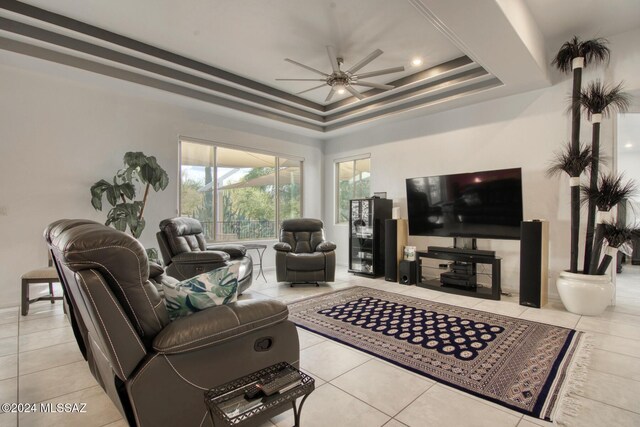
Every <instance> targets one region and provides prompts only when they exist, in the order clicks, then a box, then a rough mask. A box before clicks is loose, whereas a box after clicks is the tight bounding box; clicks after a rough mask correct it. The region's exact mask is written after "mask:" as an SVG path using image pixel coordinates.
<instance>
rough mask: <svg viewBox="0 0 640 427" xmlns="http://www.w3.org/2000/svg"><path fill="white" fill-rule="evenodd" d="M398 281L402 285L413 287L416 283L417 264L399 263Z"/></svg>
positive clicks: (403, 261) (410, 262)
mask: <svg viewBox="0 0 640 427" xmlns="http://www.w3.org/2000/svg"><path fill="white" fill-rule="evenodd" d="M399 270H400V280H399V283H400V284H402V285H415V284H416V283H417V280H416V273H417V271H416V270H417V262H416V261H405V260H402V261H400V268H399Z"/></svg>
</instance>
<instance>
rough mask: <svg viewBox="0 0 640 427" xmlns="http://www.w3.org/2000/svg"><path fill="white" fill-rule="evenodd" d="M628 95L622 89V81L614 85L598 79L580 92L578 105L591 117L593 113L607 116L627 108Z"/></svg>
mask: <svg viewBox="0 0 640 427" xmlns="http://www.w3.org/2000/svg"><path fill="white" fill-rule="evenodd" d="M629 103H630V97H629V95H628V94H627V93H625V92H623V91H622V83H619V84H617V85H616V86H610V85H607V84H603V83H601V82H600V80H596V81H594V82H591V83H589V85H588V86H587V88H586V89H584V90H583V91H582V92H581V93H580V105H581V106H582V108H583V109H584V110H585V111H586V112H587V116H588V117H589V118H591V116H592V115H593V114H602V116H603V117H609V116H610V115H611V114H612V113H615V112H618V111H620V112H625V111H627V110H628V109H629Z"/></svg>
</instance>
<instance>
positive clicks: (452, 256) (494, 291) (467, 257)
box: [416, 250, 502, 300]
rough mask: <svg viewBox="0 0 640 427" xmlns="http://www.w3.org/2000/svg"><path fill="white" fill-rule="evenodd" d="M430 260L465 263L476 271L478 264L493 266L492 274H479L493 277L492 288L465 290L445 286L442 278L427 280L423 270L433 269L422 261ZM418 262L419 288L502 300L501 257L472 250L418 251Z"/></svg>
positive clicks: (478, 287) (480, 287) (479, 287)
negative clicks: (424, 259)
mask: <svg viewBox="0 0 640 427" xmlns="http://www.w3.org/2000/svg"><path fill="white" fill-rule="evenodd" d="M423 258H430V259H437V260H444V261H453V262H463V263H468V264H471V265H473V267H474V269H475V265H476V264H488V265H490V266H491V273H478V274H481V275H488V276H491V288H488V287H483V286H477V287H475V288H465V287H461V286H451V285H443V284H442V282H441V281H440V278H439V277H438V278H434V279H425V274H424V273H425V272H424V271H423V268H433V267H428V266H423V263H422V259H423ZM416 260H417V261H418V266H417V268H418V271H417V273H418V275H417V276H418V277H417V279H418V283H417V286H420V287H421V288H427V289H434V290H437V291H441V292H448V293H451V294H457V295H466V296H472V297H477V298H484V299H492V300H500V268H501V261H502V259H501V258H500V257H496V256H494V255H488V254H485V253H482V251H477V252H474V251H472V250H465V251H461V252H455V251H438V250H435V251H434V250H429V251H416Z"/></svg>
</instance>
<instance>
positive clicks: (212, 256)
mask: <svg viewBox="0 0 640 427" xmlns="http://www.w3.org/2000/svg"><path fill="white" fill-rule="evenodd" d="M230 258H231V257H230V256H229V254H228V253H226V252H221V251H199V252H183V253H181V254H179V255H176V256H174V257H173V258H171V262H174V263H176V264H204V263H224V262H225V261H229V259H230Z"/></svg>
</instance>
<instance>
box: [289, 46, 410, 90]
mask: <svg viewBox="0 0 640 427" xmlns="http://www.w3.org/2000/svg"><path fill="white" fill-rule="evenodd" d="M327 54H328V55H329V62H330V63H331V70H332V72H331V73H330V74H328V73H325V72H322V71H320V70H318V69H315V68H313V67H309V66H308V65H304V64H302V63H300V62H297V61H294V60H293V59H289V58H285V61H287V62H289V63H291V64H294V65H297V66H299V67H302V68H304V69H306V70H309V71H312V72H314V73H316V74H319V75H321V76H322V77H323V78H321V79H276V80H277V81H292V82H300V81H312V82H324V83H323V84H321V85H319V86H314V87H312V88H309V89H305V90H303V91H302V92H298V95H300V94H303V93H307V92H310V91H312V90H316V89H320V88H322V87H325V86H329V87H330V88H331V90H329V94H328V95H327V97H326V98H325V100H324V101H325V102H329V101H331V98H333V95H334V94H335V93H338V94H340V95H342V94H343V93H344V92H345V91H347V92H349V93H351V95H353V96H355V97H356V98H358V99H364V97H365V96H364V95H363V94H362V93H361V92H360V91H358V90H356V89H355V88H354V87H353V86H363V87H370V88H375V89H380V90H391V89H393V88H395V86H393V85H388V84H381V83H374V82H366V81H362V80H360V79H361V78H367V77H375V76H382V75H384V74H391V73H399V72H401V71H404V67H402V66H401V67H393V68H385V69H383V70H376V71H369V72H366V73H360V74H356V73H357V72H358V70H360V69H361V68H363V67H365V66H366V65H367V64H369V63H370V62H371V61H373V60H374V59H376V58H377V57H378V56H380V55H382V51H381V50H380V49H376V50H374V51H373V52H371V53H370V54H369V55H367V56H366V57H364V58H363V59H362V60H361V61H360V62H358V63H356V64H355V65H353V66H352V67H351V68H349V69H348V70H346V71H342V69H341V68H340V67H341V65H342V64H343V63H344V60H343V59H342V58H341V57H339V56H337V55H336V53H335V51H334V49H333V47H332V46H327Z"/></svg>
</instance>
